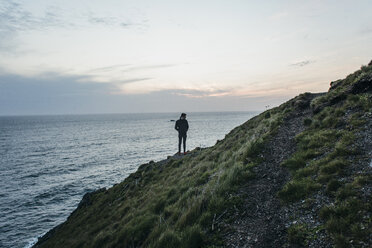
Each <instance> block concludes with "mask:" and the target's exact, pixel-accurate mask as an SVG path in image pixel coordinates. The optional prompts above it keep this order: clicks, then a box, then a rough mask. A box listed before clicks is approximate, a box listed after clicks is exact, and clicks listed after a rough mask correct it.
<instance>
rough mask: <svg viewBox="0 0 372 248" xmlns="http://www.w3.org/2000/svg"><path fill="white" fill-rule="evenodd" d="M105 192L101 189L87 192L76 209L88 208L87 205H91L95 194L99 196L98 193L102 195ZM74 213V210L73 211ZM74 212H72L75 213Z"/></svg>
mask: <svg viewBox="0 0 372 248" xmlns="http://www.w3.org/2000/svg"><path fill="white" fill-rule="evenodd" d="M105 191H106V188H102V189H98V190H96V191H93V192H88V193H86V194H85V195H84V196H83V199H81V201H80V203H79V205H78V207H77V209H80V208H83V207H86V206H89V205H92V203H93V201H92V199H93V196H94V195H96V194H99V193H102V192H105ZM75 211H76V210H75ZM75 211H74V212H75Z"/></svg>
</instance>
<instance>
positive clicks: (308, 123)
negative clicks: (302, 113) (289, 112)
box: [304, 118, 313, 127]
mask: <svg viewBox="0 0 372 248" xmlns="http://www.w3.org/2000/svg"><path fill="white" fill-rule="evenodd" d="M312 122H313V120H311V119H310V118H306V119H304V125H305V126H307V127H308V126H310V125H311V123H312Z"/></svg>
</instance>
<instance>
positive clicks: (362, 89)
mask: <svg viewBox="0 0 372 248" xmlns="http://www.w3.org/2000/svg"><path fill="white" fill-rule="evenodd" d="M349 91H350V93H352V94H360V93H366V92H372V76H371V75H365V76H364V77H362V78H361V79H359V80H358V81H357V82H355V83H354V84H353V85H352V86H351V88H350V90H349Z"/></svg>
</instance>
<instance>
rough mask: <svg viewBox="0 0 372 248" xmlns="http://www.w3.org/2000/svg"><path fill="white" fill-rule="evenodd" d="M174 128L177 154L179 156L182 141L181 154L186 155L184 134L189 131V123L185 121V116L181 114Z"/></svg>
mask: <svg viewBox="0 0 372 248" xmlns="http://www.w3.org/2000/svg"><path fill="white" fill-rule="evenodd" d="M174 128H175V129H176V130H177V131H178V154H181V142H182V141H183V154H186V137H187V135H186V133H187V130H189V123H188V122H187V120H186V114H185V113H182V114H181V117H180V119H179V120H177V121H176V125H175V126H174Z"/></svg>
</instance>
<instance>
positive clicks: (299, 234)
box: [287, 224, 306, 245]
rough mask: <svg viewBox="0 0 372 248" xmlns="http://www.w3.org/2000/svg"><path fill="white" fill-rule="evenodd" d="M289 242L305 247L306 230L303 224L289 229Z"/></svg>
mask: <svg viewBox="0 0 372 248" xmlns="http://www.w3.org/2000/svg"><path fill="white" fill-rule="evenodd" d="M287 232H288V240H289V242H290V243H292V244H296V245H303V244H304V241H305V239H306V228H305V226H304V225H302V224H296V225H292V226H290V227H289V228H288V230H287Z"/></svg>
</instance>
